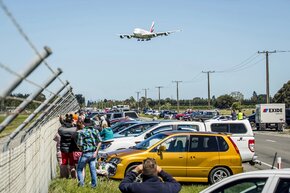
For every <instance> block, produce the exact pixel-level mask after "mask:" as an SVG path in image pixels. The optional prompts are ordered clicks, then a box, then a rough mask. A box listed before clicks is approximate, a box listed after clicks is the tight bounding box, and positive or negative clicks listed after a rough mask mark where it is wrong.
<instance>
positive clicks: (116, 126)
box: [111, 121, 140, 133]
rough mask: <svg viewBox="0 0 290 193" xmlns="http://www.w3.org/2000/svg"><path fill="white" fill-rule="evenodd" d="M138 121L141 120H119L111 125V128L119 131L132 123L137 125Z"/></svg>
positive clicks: (114, 131) (115, 131)
mask: <svg viewBox="0 0 290 193" xmlns="http://www.w3.org/2000/svg"><path fill="white" fill-rule="evenodd" d="M137 123H140V121H125V122H118V123H116V124H114V125H113V126H111V129H112V130H113V133H117V132H119V131H121V130H123V129H125V128H127V127H129V126H131V125H135V124H137Z"/></svg>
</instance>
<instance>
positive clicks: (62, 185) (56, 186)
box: [48, 177, 208, 193]
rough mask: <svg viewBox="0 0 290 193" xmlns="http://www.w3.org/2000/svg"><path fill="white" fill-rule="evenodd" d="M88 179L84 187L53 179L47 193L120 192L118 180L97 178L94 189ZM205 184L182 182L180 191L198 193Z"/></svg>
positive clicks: (182, 192) (68, 181)
mask: <svg viewBox="0 0 290 193" xmlns="http://www.w3.org/2000/svg"><path fill="white" fill-rule="evenodd" d="M89 181H90V179H89V178H87V179H86V184H85V187H78V186H77V181H76V179H60V178H56V179H54V180H53V181H52V182H51V184H50V187H49V191H48V192H49V193H93V192H101V193H120V190H119V188H118V187H119V184H120V181H119V180H111V179H109V180H107V179H105V178H102V177H99V178H98V185H97V188H96V189H92V188H91V187H90V184H89ZM207 186H208V185H206V184H196V183H193V184H189V183H187V184H182V189H181V191H180V193H198V192H200V191H201V190H203V189H205V188H206V187H207Z"/></svg>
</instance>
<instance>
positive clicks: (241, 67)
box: [216, 53, 259, 73]
mask: <svg viewBox="0 0 290 193" xmlns="http://www.w3.org/2000/svg"><path fill="white" fill-rule="evenodd" d="M258 57H259V55H257V53H255V54H253V55H251V56H250V57H248V58H247V59H245V60H243V61H242V62H241V63H239V64H237V65H234V66H232V67H230V68H228V69H225V70H220V71H216V72H217V73H225V72H238V71H241V70H244V69H246V68H248V67H252V65H251V64H252V62H253V61H254V60H255V59H256V58H258Z"/></svg>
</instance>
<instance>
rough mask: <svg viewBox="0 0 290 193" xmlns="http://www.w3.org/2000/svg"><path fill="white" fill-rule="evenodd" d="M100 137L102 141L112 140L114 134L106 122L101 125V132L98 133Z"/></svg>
mask: <svg viewBox="0 0 290 193" xmlns="http://www.w3.org/2000/svg"><path fill="white" fill-rule="evenodd" d="M100 136H101V137H102V141H107V140H110V139H113V138H114V133H113V131H112V129H111V128H110V127H108V124H107V122H106V121H104V122H103V123H102V131H101V132H100Z"/></svg>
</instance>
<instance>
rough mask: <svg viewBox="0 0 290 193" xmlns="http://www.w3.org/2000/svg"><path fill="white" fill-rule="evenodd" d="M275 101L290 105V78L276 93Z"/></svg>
mask: <svg viewBox="0 0 290 193" xmlns="http://www.w3.org/2000/svg"><path fill="white" fill-rule="evenodd" d="M273 102H274V103H285V105H286V107H287V108H289V107H290V80H289V81H288V82H287V83H285V84H284V85H283V86H282V88H281V89H279V90H278V92H277V93H276V94H275V95H274V98H273Z"/></svg>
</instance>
